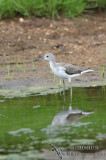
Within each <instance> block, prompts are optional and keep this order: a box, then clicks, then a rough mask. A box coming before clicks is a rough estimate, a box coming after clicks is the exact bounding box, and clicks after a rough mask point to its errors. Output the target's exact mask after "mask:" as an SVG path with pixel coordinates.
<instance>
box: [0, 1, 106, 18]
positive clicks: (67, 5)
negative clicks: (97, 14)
mask: <svg viewBox="0 0 106 160" xmlns="http://www.w3.org/2000/svg"><path fill="white" fill-rule="evenodd" d="M93 9H99V10H100V9H104V10H106V0H71V1H70V0H64V1H63V0H0V18H7V17H14V16H16V15H18V14H19V15H21V16H27V17H31V16H45V17H48V18H49V17H52V18H54V17H59V15H63V16H66V17H69V18H73V17H75V16H77V15H79V14H81V13H82V12H85V11H88V10H93Z"/></svg>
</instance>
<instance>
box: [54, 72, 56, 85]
mask: <svg viewBox="0 0 106 160" xmlns="http://www.w3.org/2000/svg"><path fill="white" fill-rule="evenodd" d="M55 82H56V76H55V74H54V77H53V84H54V85H55Z"/></svg>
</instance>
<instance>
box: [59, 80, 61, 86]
mask: <svg viewBox="0 0 106 160" xmlns="http://www.w3.org/2000/svg"><path fill="white" fill-rule="evenodd" d="M59 87H60V88H61V79H60V82H59Z"/></svg>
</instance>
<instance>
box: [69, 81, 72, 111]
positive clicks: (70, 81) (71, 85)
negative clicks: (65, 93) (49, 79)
mask: <svg viewBox="0 0 106 160" xmlns="http://www.w3.org/2000/svg"><path fill="white" fill-rule="evenodd" d="M69 83H70V110H71V109H72V84H71V79H69Z"/></svg>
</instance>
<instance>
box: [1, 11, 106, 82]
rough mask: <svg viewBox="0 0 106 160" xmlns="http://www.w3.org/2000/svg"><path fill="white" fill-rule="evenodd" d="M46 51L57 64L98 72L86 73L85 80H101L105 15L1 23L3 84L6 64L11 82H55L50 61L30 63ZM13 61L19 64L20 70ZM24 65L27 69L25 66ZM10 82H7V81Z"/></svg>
mask: <svg viewBox="0 0 106 160" xmlns="http://www.w3.org/2000/svg"><path fill="white" fill-rule="evenodd" d="M46 52H51V53H53V54H54V55H55V57H56V59H57V61H58V62H67V63H72V64H75V65H78V66H84V67H85V66H86V67H88V66H90V67H91V68H92V69H94V70H95V71H96V72H92V73H89V74H85V75H84V76H81V77H83V78H77V79H76V81H78V79H79V81H80V80H83V81H84V82H86V81H95V80H99V79H100V74H101V73H99V72H97V71H98V70H99V71H100V68H101V67H100V66H101V65H102V66H106V15H105V14H103V13H100V14H98V15H92V16H90V15H89V16H86V17H81V18H75V19H66V18H61V20H55V21H54V20H50V19H45V18H32V19H28V18H19V17H17V18H14V19H6V20H2V21H0V64H1V65H0V75H1V76H0V85H2V84H3V82H6V80H7V77H8V76H7V75H8V73H7V65H2V64H6V63H11V66H10V79H11V80H17V81H20V80H23V81H25V80H29V82H28V85H30V83H31V82H32V81H33V82H34V83H36V84H37V83H39V82H40V83H43V84H44V83H48V82H50V83H51V81H53V75H52V74H51V71H50V69H49V64H48V62H36V63H35V69H33V64H32V63H28V62H31V61H32V60H33V59H34V58H35V59H36V58H38V57H42V56H43V55H44V54H45V53H46ZM14 62H15V63H16V62H17V63H19V67H20V69H19V68H17V65H16V64H14ZM23 62H24V63H25V68H24V64H23ZM7 83H8V82H7Z"/></svg>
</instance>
